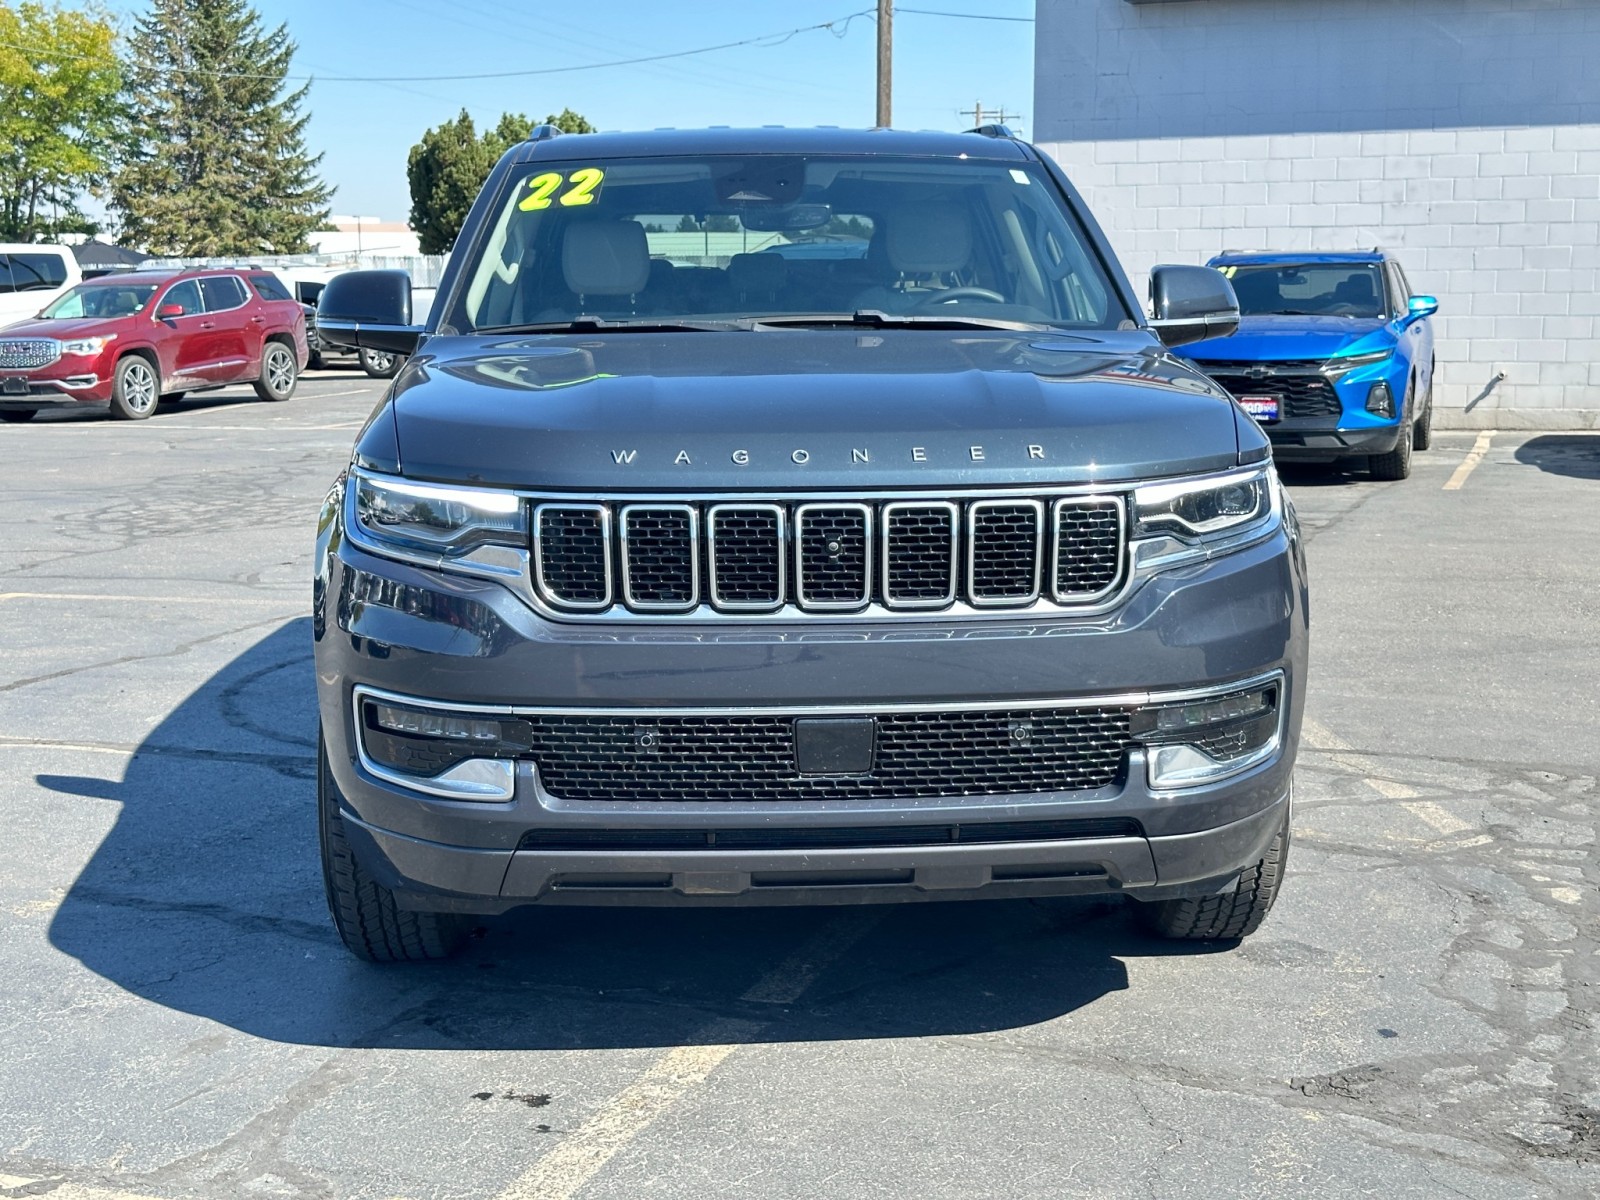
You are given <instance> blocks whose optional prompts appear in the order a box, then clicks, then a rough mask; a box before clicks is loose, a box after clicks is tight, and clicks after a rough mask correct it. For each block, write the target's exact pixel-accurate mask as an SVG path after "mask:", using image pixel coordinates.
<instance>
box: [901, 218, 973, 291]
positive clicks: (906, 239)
mask: <svg viewBox="0 0 1600 1200" xmlns="http://www.w3.org/2000/svg"><path fill="white" fill-rule="evenodd" d="M885 249H886V250H887V251H888V255H889V265H890V266H892V267H893V268H894V269H895V270H896V271H899V272H901V273H902V274H905V275H935V274H939V273H940V272H944V271H954V270H958V269H959V268H961V267H964V266H966V265H967V260H968V259H970V258H971V257H972V227H971V225H969V224H968V223H967V218H966V215H965V214H964V213H962V212H961V211H960V210H959V209H957V208H954V207H953V206H951V205H950V204H940V205H931V204H930V205H923V206H919V207H917V208H906V209H902V210H900V211H899V212H897V213H895V214H894V218H893V220H891V221H890V222H889V229H888V241H887V243H886V245H885Z"/></svg>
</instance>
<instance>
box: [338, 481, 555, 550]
mask: <svg viewBox="0 0 1600 1200" xmlns="http://www.w3.org/2000/svg"><path fill="white" fill-rule="evenodd" d="M351 491H352V492H353V494H354V503H353V510H354V511H353V517H354V520H355V524H356V530H355V531H354V532H355V533H356V534H357V540H359V541H371V542H375V543H377V546H376V548H377V549H380V550H382V549H386V548H393V549H395V550H398V551H400V552H401V553H402V554H404V553H406V552H410V555H412V556H414V555H415V554H416V553H417V552H419V551H422V552H428V551H431V552H433V554H435V555H442V556H452V555H460V554H465V553H466V552H468V551H470V550H472V549H473V548H475V547H478V546H483V545H502V546H516V547H522V546H525V545H526V544H527V540H528V537H527V521H526V519H525V517H524V516H523V511H522V501H521V500H520V499H518V498H517V497H516V496H515V495H513V494H512V493H510V492H502V491H496V490H494V489H491V488H454V487H439V486H436V485H434V484H427V483H411V482H408V481H401V480H398V479H384V478H380V477H378V476H373V475H365V474H360V473H353V474H352V477H351ZM361 535H365V537H362V536H361Z"/></svg>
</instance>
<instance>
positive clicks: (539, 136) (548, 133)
mask: <svg viewBox="0 0 1600 1200" xmlns="http://www.w3.org/2000/svg"><path fill="white" fill-rule="evenodd" d="M565 132H566V130H565V129H562V128H561V126H559V125H535V126H534V127H533V128H532V129H531V130H529V131H528V136H527V139H526V140H527V141H530V142H544V141H549V140H550V139H551V138H553V137H560V136H561V135H562V134H563V133H565Z"/></svg>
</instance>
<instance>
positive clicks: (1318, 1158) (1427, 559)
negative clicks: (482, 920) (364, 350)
mask: <svg viewBox="0 0 1600 1200" xmlns="http://www.w3.org/2000/svg"><path fill="white" fill-rule="evenodd" d="M382 386H383V385H382V384H380V383H376V382H374V381H371V380H368V379H366V378H365V377H364V376H362V375H360V374H359V373H357V372H353V371H333V372H324V373H320V374H319V375H317V376H315V377H310V378H308V379H307V380H305V381H303V383H302V385H301V390H300V392H299V393H298V395H297V396H296V397H295V399H294V400H292V401H290V402H289V403H287V404H282V405H272V404H263V403H257V402H254V400H253V398H251V395H250V393H249V391H248V389H233V390H230V391H228V392H223V393H214V394H211V395H208V396H202V397H197V398H195V399H194V400H191V401H189V402H186V403H184V404H183V405H181V406H180V407H178V408H177V409H176V410H173V411H171V412H162V413H158V414H157V415H156V416H155V417H154V418H153V419H151V420H149V421H147V422H144V423H142V424H136V425H130V424H124V423H114V422H111V421H109V420H105V419H103V418H102V417H101V416H99V415H87V414H70V415H59V416H58V415H49V416H43V417H41V418H40V419H39V420H37V421H35V422H33V423H32V424H30V425H25V426H4V427H0V464H3V474H0V489H3V494H4V499H5V509H4V511H5V521H4V529H5V534H4V536H3V538H0V647H3V648H4V654H3V657H0V819H3V821H4V828H5V830H6V836H5V837H3V838H0V978H3V979H4V981H5V984H4V987H3V988H0V1030H3V1031H4V1032H3V1035H0V1197H6V1196H19V1195H40V1194H45V1195H50V1196H53V1197H56V1198H57V1200H112V1198H113V1197H127V1196H139V1197H161V1198H163V1200H165V1198H176V1197H189V1196H200V1197H234V1196H294V1197H323V1196H327V1197H351V1198H357V1197H359V1198H363V1200H365V1198H372V1200H379V1198H386V1197H387V1198H394V1197H408V1198H413V1200H421V1198H424V1197H427V1198H445V1197H474V1198H476V1197H497V1198H502V1197H503V1198H534V1197H538V1198H540V1200H553V1198H564V1197H575V1196H582V1197H584V1198H586V1200H600V1198H621V1197H638V1196H646V1195H648V1196H652V1197H695V1198H697V1200H707V1198H711V1197H729V1198H733V1197H745V1196H755V1195H759V1196H763V1197H772V1198H779V1197H795V1198H799V1197H805V1198H808V1200H823V1198H830V1197H838V1198H840V1200H855V1198H859V1197H877V1196H882V1197H899V1196H939V1197H943V1196H983V1197H1056V1196H1080V1195H1081V1196H1096V1197H1120V1196H1144V1195H1150V1196H1161V1197H1166V1196H1184V1195H1195V1196H1269V1195H1271V1196H1280V1195H1290V1196H1295V1195H1309V1194H1316V1195H1322V1196H1345V1195H1351V1196H1354V1195H1382V1196H1395V1197H1413V1196H1414V1197H1434V1196H1441V1195H1458V1196H1468V1197H1530V1196H1533V1197H1580V1196H1583V1197H1587V1196H1593V1195H1595V1194H1596V1193H1597V1192H1600V1035H1597V1032H1596V1015H1597V1009H1600V995H1597V993H1600V987H1597V983H1600V886H1597V885H1600V865H1597V862H1596V856H1595V855H1596V831H1597V828H1600V817H1597V807H1596V806H1597V800H1600V797H1597V793H1596V783H1595V780H1596V775H1597V773H1600V737H1597V736H1596V729H1597V718H1600V681H1597V672H1596V669H1595V668H1596V630H1597V629H1600V599H1597V595H1596V588H1595V580H1596V569H1595V564H1596V562H1597V561H1600V522H1597V521H1596V518H1595V514H1596V513H1597V512H1600V435H1577V434H1574V435H1562V434H1515V435H1512V434H1499V435H1495V436H1492V437H1489V436H1483V435H1477V434H1471V433H1441V434H1438V435H1436V442H1435V446H1436V448H1435V449H1433V450H1431V451H1429V452H1426V453H1420V454H1419V455H1418V457H1417V463H1416V470H1415V474H1414V475H1413V477H1412V478H1411V479H1410V480H1408V481H1405V482H1402V483H1394V484H1382V483H1374V482H1372V481H1370V480H1369V479H1367V477H1366V476H1365V474H1364V473H1363V472H1359V471H1357V472H1342V471H1332V470H1326V469H1307V468H1301V469H1298V470H1292V471H1291V470H1287V469H1286V471H1285V477H1286V479H1287V480H1288V481H1289V483H1290V486H1291V491H1292V492H1293V495H1294V498H1295V502H1296V504H1297V505H1298V506H1299V510H1300V513H1301V517H1302V520H1303V522H1304V524H1305V527H1306V529H1307V532H1308V534H1309V554H1310V558H1311V567H1312V572H1313V580H1312V584H1313V592H1312V604H1313V609H1312V616H1313V651H1312V656H1313V657H1312V679H1311V686H1310V694H1309V720H1308V724H1307V731H1306V741H1307V743H1308V745H1307V747H1306V748H1305V749H1304V750H1303V752H1302V757H1301V765H1300V770H1299V773H1298V777H1297V801H1296V803H1297V808H1296V813H1297V826H1296V831H1295V843H1294V847H1293V851H1292V854H1291V859H1290V876H1289V879H1288V882H1287V884H1286V887H1285V890H1284V893H1283V896H1282V899H1281V901H1280V903H1279V905H1278V907H1277V909H1276V910H1275V912H1274V913H1273V915H1272V916H1271V917H1270V918H1269V920H1268V922H1267V924H1266V925H1265V926H1264V927H1263V929H1262V931H1261V932H1260V933H1259V934H1258V935H1257V936H1256V937H1254V938H1252V939H1250V940H1248V941H1247V942H1245V943H1243V944H1239V945H1234V944H1229V943H1217V944H1213V945H1202V946H1198V947H1181V946H1179V947H1175V946H1172V945H1168V944H1163V943H1159V942H1156V941H1153V940H1151V939H1149V938H1147V937H1146V936H1144V935H1143V934H1141V933H1140V932H1139V931H1138V930H1137V928H1136V926H1135V924H1134V922H1133V921H1132V920H1130V918H1129V916H1128V914H1127V912H1126V911H1125V910H1124V909H1123V908H1122V907H1121V906H1119V905H1116V904H1108V903H1103V902H1094V903H1086V902H1078V901H1059V902H1050V903H1023V902H1016V903H1012V902H1003V903H992V904H983V905H961V906H946V905H932V904H930V905H917V906H907V907H895V908H878V909H870V910H840V909H818V910H773V911H766V912H762V911H750V910H746V911H734V912H718V911H692V912H660V911H646V912H629V911H627V910H595V911H592V912H584V911H581V910H573V909H562V910H547V911H535V912H531V913H527V914H519V915H515V916H512V917H508V918H504V919H501V920H497V921H492V922H488V923H486V925H485V927H484V929H483V930H482V931H481V934H480V936H478V937H477V938H476V939H475V940H474V941H473V943H472V944H471V947H470V949H469V950H468V952H467V953H466V954H465V955H464V956H463V957H462V958H461V959H460V960H458V961H455V962H451V963H448V964H441V965H432V966H424V967H415V966H413V967H400V968H380V967H373V966H368V965H363V964H360V963H358V962H356V961H355V960H353V959H352V958H350V957H349V956H348V955H347V954H346V953H345V952H344V951H343V949H342V948H341V947H340V946H339V945H338V943H337V941H336V939H335V936H334V933H333V930H332V928H331V926H330V925H329V923H328V920H327V916H326V912H325V910H324V907H323V899H322V890H321V881H320V874H319V871H318V866H317V856H316V844H315V829H314V824H313V789H314V783H313V776H314V772H313V761H312V754H313V748H314V745H315V721H316V711H315V698H314V695H313V691H312V677H311V646H310V630H309V625H310V620H309V617H308V615H307V614H308V611H309V599H310V561H309V560H310V546H311V536H312V528H313V522H314V517H315V512H316V507H317V504H318V502H319V500H320V499H321V496H322V494H323V491H324V490H325V488H326V485H327V484H328V482H329V481H330V480H331V478H332V477H333V475H334V474H335V473H336V472H337V470H338V469H339V466H340V465H341V463H342V462H343V461H344V459H345V457H346V455H347V451H348V447H349V445H350V442H351V439H352V437H353V435H354V433H355V431H356V429H357V428H358V426H359V425H360V423H361V421H362V418H363V417H364V415H365V414H366V412H367V411H368V410H369V409H370V407H371V406H372V404H373V403H374V401H375V400H376V398H377V397H378V395H379V394H380V391H381V388H382Z"/></svg>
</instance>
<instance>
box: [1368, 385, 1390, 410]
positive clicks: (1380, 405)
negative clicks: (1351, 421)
mask: <svg viewBox="0 0 1600 1200" xmlns="http://www.w3.org/2000/svg"><path fill="white" fill-rule="evenodd" d="M1367 411H1368V412H1369V413H1373V414H1375V415H1377V416H1380V417H1392V416H1394V394H1393V393H1392V392H1390V391H1389V385H1388V384H1387V383H1384V382H1383V380H1381V379H1380V380H1379V381H1378V382H1377V383H1375V384H1373V385H1372V386H1371V387H1369V388H1368V389H1367Z"/></svg>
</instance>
